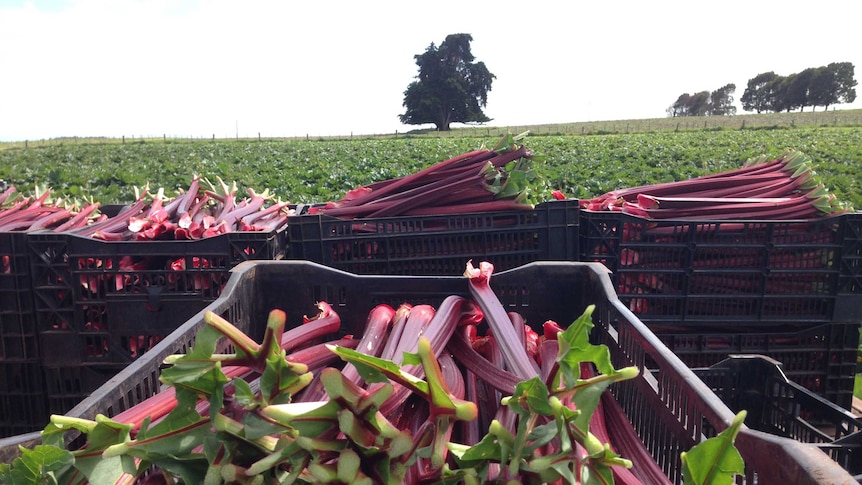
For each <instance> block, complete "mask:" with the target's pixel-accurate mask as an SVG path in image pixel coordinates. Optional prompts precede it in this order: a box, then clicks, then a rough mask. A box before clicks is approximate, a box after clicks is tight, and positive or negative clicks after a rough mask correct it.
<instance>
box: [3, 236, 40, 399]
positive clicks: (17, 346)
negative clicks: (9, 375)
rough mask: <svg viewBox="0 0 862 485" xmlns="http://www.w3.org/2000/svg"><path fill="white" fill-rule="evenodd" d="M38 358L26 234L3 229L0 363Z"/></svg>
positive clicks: (29, 360)
mask: <svg viewBox="0 0 862 485" xmlns="http://www.w3.org/2000/svg"><path fill="white" fill-rule="evenodd" d="M38 358H39V345H38V332H37V330H36V317H35V315H34V313H33V288H32V282H31V278H30V261H29V259H28V251H27V234H26V233H24V232H0V365H4V363H9V362H32V361H35V360H38ZM0 411H2V409H0Z"/></svg>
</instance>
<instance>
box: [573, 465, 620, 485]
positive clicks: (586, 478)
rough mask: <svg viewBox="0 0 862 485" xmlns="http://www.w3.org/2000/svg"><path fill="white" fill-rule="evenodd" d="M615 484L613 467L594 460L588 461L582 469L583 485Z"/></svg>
mask: <svg viewBox="0 0 862 485" xmlns="http://www.w3.org/2000/svg"><path fill="white" fill-rule="evenodd" d="M613 483H614V472H613V470H611V467H609V466H607V465H605V464H604V463H601V462H596V461H594V460H586V461H585V462H584V465H583V466H582V467H581V485H609V484H613Z"/></svg>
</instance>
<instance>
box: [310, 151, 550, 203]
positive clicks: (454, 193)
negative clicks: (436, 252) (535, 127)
mask: <svg viewBox="0 0 862 485" xmlns="http://www.w3.org/2000/svg"><path fill="white" fill-rule="evenodd" d="M522 137H523V135H519V136H517V137H514V136H511V135H510V136H508V137H505V138H504V139H502V140H501V141H500V143H499V144H498V145H497V146H496V147H495V148H494V149H488V148H484V147H483V148H480V149H478V150H474V151H471V152H467V153H463V154H461V155H458V156H455V157H452V158H450V159H448V160H444V161H441V162H438V163H436V164H434V165H432V166H430V167H427V168H425V169H423V170H420V171H419V172H415V173H413V174H410V175H407V176H404V177H398V178H393V179H388V180H383V181H379V182H374V183H371V184H368V185H365V186H360V187H357V188H355V189H353V190H350V191H348V192H347V193H346V194H345V195H344V197H343V198H342V199H341V200H338V201H335V202H329V203H327V204H325V205H324V206H323V207H318V208H314V209H312V210H311V211H310V213H312V214H314V213H322V214H326V215H330V216H335V217H340V218H344V219H354V218H368V217H389V216H425V215H441V214H463V213H469V212H486V211H497V210H511V209H527V210H529V209H532V208H533V206H532V205H531V204H529V203H527V202H526V199H527V197H528V189H529V184H530V183H532V182H533V181H534V180H535V179H536V174H535V172H534V171H533V170H532V168H531V160H532V159H533V153H532V152H531V151H530V150H528V149H527V148H526V147H525V146H524V145H518V144H517V142H518V141H520V139H521V138H522Z"/></svg>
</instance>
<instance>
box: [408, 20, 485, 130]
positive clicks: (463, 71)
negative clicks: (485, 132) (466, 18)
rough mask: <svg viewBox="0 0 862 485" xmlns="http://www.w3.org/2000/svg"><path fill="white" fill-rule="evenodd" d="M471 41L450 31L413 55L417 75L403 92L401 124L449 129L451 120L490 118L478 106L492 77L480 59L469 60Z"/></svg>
mask: <svg viewBox="0 0 862 485" xmlns="http://www.w3.org/2000/svg"><path fill="white" fill-rule="evenodd" d="M472 41H473V37H472V36H471V35H470V34H450V35H448V36H446V39H445V40H444V41H443V43H442V44H440V47H437V46H435V45H434V44H433V43H432V44H431V45H430V46H429V47H428V49H426V50H425V52H424V53H422V54H418V55H416V56H414V57H415V59H416V65H417V66H419V74H418V75H417V76H416V80H415V81H413V82H412V83H410V85H409V86H407V89H406V90H405V91H404V107H405V108H406V111H405V112H404V114H401V115H398V118H399V119H400V120H401V122H402V123H404V124H406V125H422V124H426V123H433V124H434V125H435V126H436V127H437V130H438V131H449V125H450V124H451V123H487V122H488V121H491V118H488V117H487V116H485V113H484V112H482V108H484V107H485V105H486V104H487V102H488V91H490V90H491V83H492V82H493V81H494V79H495V78H496V76H494V75H493V74H491V72H490V71H488V68H487V67H485V64H484V63H483V62H473V61H474V59H475V58H474V57H473V54H472V53H471V52H470V42H472Z"/></svg>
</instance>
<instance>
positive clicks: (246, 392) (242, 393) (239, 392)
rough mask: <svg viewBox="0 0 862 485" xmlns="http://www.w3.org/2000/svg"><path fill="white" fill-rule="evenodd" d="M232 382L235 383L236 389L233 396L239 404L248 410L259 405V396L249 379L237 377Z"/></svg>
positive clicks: (234, 387)
mask: <svg viewBox="0 0 862 485" xmlns="http://www.w3.org/2000/svg"><path fill="white" fill-rule="evenodd" d="M231 383H232V384H233V389H234V393H233V397H234V399H235V400H236V402H237V404H239V405H240V406H242V407H243V408H244V409H247V410H252V409H256V408H257V407H258V406H259V404H260V403H258V401H257V396H256V395H255V393H254V390H252V388H251V386H250V385H249V383H248V381H246V380H245V379H239V378H235V379H234V380H232V381H231Z"/></svg>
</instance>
